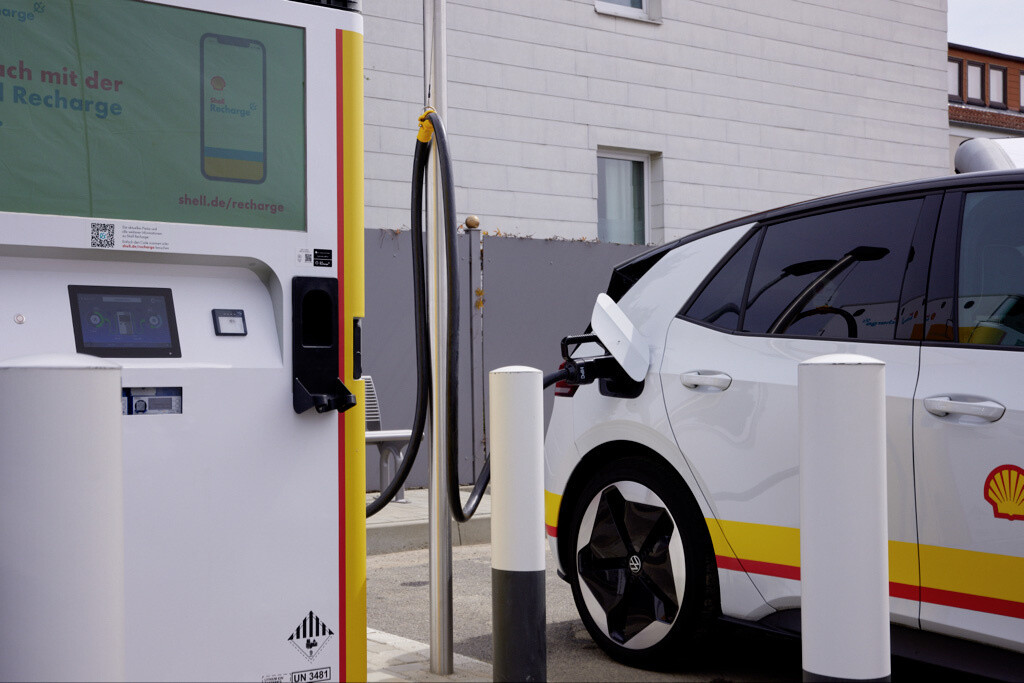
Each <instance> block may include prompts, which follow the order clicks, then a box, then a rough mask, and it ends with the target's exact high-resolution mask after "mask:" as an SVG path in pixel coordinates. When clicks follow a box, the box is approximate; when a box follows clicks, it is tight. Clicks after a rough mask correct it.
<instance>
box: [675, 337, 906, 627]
mask: <svg viewBox="0 0 1024 683" xmlns="http://www.w3.org/2000/svg"><path fill="white" fill-rule="evenodd" d="M831 353H854V354H860V355H864V356H870V357H874V358H879V359H880V360H883V361H885V363H886V368H885V373H886V394H887V403H886V420H887V423H888V425H889V429H888V430H887V451H888V468H887V469H888V480H889V482H890V485H889V490H890V495H889V499H888V504H889V529H890V532H889V533H890V539H891V540H892V541H895V542H897V543H900V544H909V545H910V546H911V547H913V546H914V545H915V544H916V543H917V528H916V519H915V512H914V499H913V496H912V495H907V494H906V492H907V491H913V483H914V479H913V462H912V450H911V449H912V434H911V431H910V425H911V410H912V399H913V396H914V387H915V385H916V383H917V365H918V354H919V347H918V346H916V345H913V344H880V343H868V342H861V343H857V342H851V341H829V340H819V339H788V338H782V337H768V336H748V335H738V334H728V333H723V332H721V331H718V330H714V329H711V328H708V327H704V326H703V325H698V324H695V323H692V322H689V321H686V320H680V319H676V320H673V321H672V323H671V324H670V326H669V332H668V338H667V340H666V343H665V359H664V362H663V364H662V368H661V377H662V384H663V387H664V392H665V401H666V404H667V406H668V415H669V421H670V423H671V427H672V430H673V432H674V434H675V436H676V439H677V442H678V445H679V448H680V450H681V451H682V452H683V454H684V456H685V458H686V460H687V461H688V463H689V464H690V469H691V471H692V472H694V474H695V477H696V479H697V481H698V484H699V486H700V487H701V489H702V491H703V492H704V494H705V496H707V499H708V501H709V504H710V507H711V511H712V515H713V516H714V517H716V518H717V519H719V520H721V524H722V529H723V533H724V536H725V539H726V540H727V541H728V542H729V544H730V546H731V548H732V550H733V553H734V556H735V558H736V559H735V560H731V559H729V558H725V557H721V556H719V567H720V568H721V569H731V570H735V571H743V570H744V569H745V570H746V571H747V572H748V573H750V575H751V577H752V578H753V581H754V584H755V585H756V586H757V587H758V589H759V590H760V591H761V594H762V595H763V596H764V597H765V599H766V600H767V601H768V603H769V604H770V605H771V606H772V607H774V608H776V609H787V608H792V607H798V606H799V596H800V585H799V581H797V580H796V579H798V577H799V566H800V545H799V526H800V479H799V460H800V458H799V443H798V435H799V433H798V431H797V366H798V365H799V364H800V363H801V362H803V361H806V360H809V359H810V358H814V357H816V356H821V355H825V354H831ZM695 369H705V370H706V371H710V370H714V371H715V372H719V373H723V374H726V375H728V376H730V377H731V378H732V383H731V384H730V386H729V387H728V388H727V389H726V390H724V391H719V390H715V389H714V388H706V387H697V388H693V387H688V386H686V385H685V384H684V383H683V381H682V376H683V375H684V374H686V373H690V372H692V371H693V370H695ZM836 485H840V483H839V482H837V483H836ZM823 514H827V511H823ZM900 547H903V545H901V546H900ZM716 555H717V549H716ZM890 572H891V580H892V582H894V583H897V584H900V585H901V586H903V585H906V586H912V587H913V588H914V589H915V592H916V587H917V585H918V577H917V557H916V553H913V552H912V553H907V552H903V551H901V552H896V553H892V555H891V557H890ZM907 595H911V593H909V592H908V591H907V590H906V589H904V588H901V587H897V588H896V597H894V598H893V601H892V603H891V605H890V607H891V610H892V613H893V615H894V618H895V617H898V619H895V620H897V621H899V622H900V623H904V624H908V625H913V626H916V625H917V619H918V613H917V612H918V610H917V604H916V601H914V600H908V599H906V596H907Z"/></svg>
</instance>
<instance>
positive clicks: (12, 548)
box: [0, 355, 159, 681]
mask: <svg viewBox="0 0 1024 683" xmlns="http://www.w3.org/2000/svg"><path fill="white" fill-rule="evenodd" d="M121 419H122V418H121V369H120V367H119V366H118V365H117V364H116V363H112V362H110V361H106V360H103V359H100V358H95V357H92V356H83V355H72V356H33V357H30V358H21V359H17V360H11V361H5V362H3V363H0V444H2V445H0V680H4V681H12V680H41V681H65V680H87V681H109V680H124V661H125V602H124V506H123V498H122V496H123V485H122V473H123V467H122V461H121V451H122V448H121ZM154 618H159V615H154Z"/></svg>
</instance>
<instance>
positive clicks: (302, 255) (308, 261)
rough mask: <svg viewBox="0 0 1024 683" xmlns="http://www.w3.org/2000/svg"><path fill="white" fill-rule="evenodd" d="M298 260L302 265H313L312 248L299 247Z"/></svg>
mask: <svg viewBox="0 0 1024 683" xmlns="http://www.w3.org/2000/svg"><path fill="white" fill-rule="evenodd" d="M297 261H298V264H299V265H300V266H311V265H313V250H312V249H299V251H298V254H297Z"/></svg>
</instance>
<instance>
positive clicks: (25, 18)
mask: <svg viewBox="0 0 1024 683" xmlns="http://www.w3.org/2000/svg"><path fill="white" fill-rule="evenodd" d="M157 27H158V28H159V30H156V29H157ZM304 40H305V35H304V30H303V29H301V28H297V27H292V26H283V25H280V24H271V23H267V22H261V21H253V20H250V19H241V18H237V17H228V16H222V15H217V14H211V13H207V12H199V11H194V10H187V9H181V8H177V7H168V6H162V5H153V4H148V3H142V2H136V1H133V0H45V2H39V1H35V2H33V1H30V0H0V149H2V150H3V161H2V162H0V210H2V211H13V212H25V213H37V214H58V215H66V216H89V217H102V218H130V219H136V220H150V221H167V222H176V223H200V224H207V225H229V226H245V227H253V228H276V229H281V230H305V229H306V223H307V220H306V155H305V79H304V74H305V63H304V61H305V60H304V55H305V45H304Z"/></svg>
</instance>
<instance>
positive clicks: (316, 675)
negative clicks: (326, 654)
mask: <svg viewBox="0 0 1024 683" xmlns="http://www.w3.org/2000/svg"><path fill="white" fill-rule="evenodd" d="M329 680H331V667H329V666H328V667H324V668H322V669H309V670H307V671H293V672H292V682H291V683H313V682H316V681H329Z"/></svg>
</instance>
